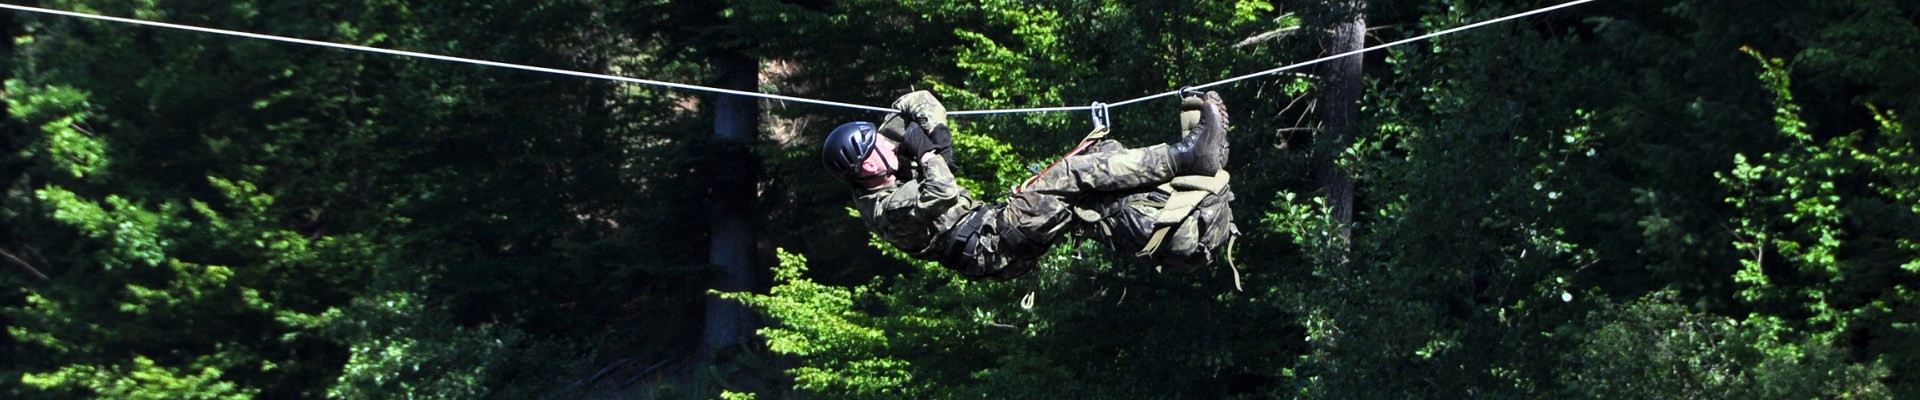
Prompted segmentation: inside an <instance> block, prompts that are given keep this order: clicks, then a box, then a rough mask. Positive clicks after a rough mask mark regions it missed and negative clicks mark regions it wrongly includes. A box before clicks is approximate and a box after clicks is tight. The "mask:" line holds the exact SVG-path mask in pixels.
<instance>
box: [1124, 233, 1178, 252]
mask: <svg viewBox="0 0 1920 400" xmlns="http://www.w3.org/2000/svg"><path fill="white" fill-rule="evenodd" d="M1171 231H1173V227H1172V226H1162V227H1160V228H1159V229H1154V230H1153V238H1152V239H1147V244H1146V245H1145V246H1140V252H1139V253H1134V254H1133V256H1134V257H1151V256H1153V252H1154V251H1157V250H1160V245H1161V244H1164V243H1165V242H1166V241H1167V232H1171Z"/></svg>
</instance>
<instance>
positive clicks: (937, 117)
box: [893, 90, 947, 130]
mask: <svg viewBox="0 0 1920 400" xmlns="http://www.w3.org/2000/svg"><path fill="white" fill-rule="evenodd" d="M893 108H894V109H898V110H900V114H901V115H905V116H906V117H907V118H909V119H912V120H913V122H916V123H919V124H920V126H922V127H925V128H926V129H928V130H931V129H933V128H932V127H934V126H940V125H946V124H947V107H946V106H942V105H940V99H936V98H934V97H933V93H932V92H928V91H925V90H920V91H915V92H913V93H907V95H905V96H900V99H899V100H894V101H893Z"/></svg>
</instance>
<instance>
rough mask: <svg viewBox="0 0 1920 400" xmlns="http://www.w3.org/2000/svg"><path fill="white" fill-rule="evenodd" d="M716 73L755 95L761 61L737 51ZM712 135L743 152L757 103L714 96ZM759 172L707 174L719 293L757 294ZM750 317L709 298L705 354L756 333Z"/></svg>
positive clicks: (723, 83)
mask: <svg viewBox="0 0 1920 400" xmlns="http://www.w3.org/2000/svg"><path fill="white" fill-rule="evenodd" d="M713 61H714V73H715V75H716V80H717V81H718V84H719V86H720V87H723V88H727V89H734V90H744V91H754V90H757V87H758V86H759V85H760V62H759V60H757V59H755V58H753V57H750V56H746V55H743V54H739V53H737V52H721V53H720V54H719V55H717V56H715V57H714V59H713ZM715 97H716V98H715V100H714V107H713V110H714V119H713V137H714V138H715V139H717V141H718V142H720V145H721V146H723V147H727V148H745V147H746V146H747V145H748V144H749V143H751V142H752V140H753V138H754V136H755V134H756V133H757V132H758V130H759V129H758V120H757V117H758V115H759V102H758V101H757V99H754V98H750V97H744V96H733V95H724V94H721V95H715ZM724 153H726V154H727V155H732V156H740V157H752V156H753V153H752V152H750V151H726V152H724ZM721 164H734V165H758V161H757V160H720V161H718V162H717V163H714V164H710V165H721ZM757 170H758V168H738V169H731V170H729V169H724V168H719V169H713V170H708V171H705V173H706V174H707V175H708V178H707V179H709V182H710V183H712V184H713V186H712V190H713V191H712V192H711V196H712V202H711V203H710V204H711V206H712V210H711V214H712V216H713V220H712V221H713V232H712V238H711V240H710V242H709V245H710V246H709V251H708V259H709V260H711V262H712V264H713V268H714V274H713V276H712V278H711V279H712V280H711V285H709V286H708V287H709V288H711V289H713V290H716V291H721V292H745V291H749V290H753V287H754V273H753V269H752V268H753V258H754V257H753V251H754V241H753V231H752V224H751V222H750V220H749V218H751V216H753V215H754V212H753V210H752V209H751V208H752V207H753V203H754V201H753V200H754V182H756V181H757V180H758V179H757V178H758V177H756V176H741V175H752V174H753V173H754V171H757ZM752 316H753V315H752V313H751V312H750V311H749V310H748V309H747V308H746V307H745V306H743V305H741V304H740V303H739V302H736V301H733V300H725V299H721V298H719V297H717V296H715V297H709V298H707V323H706V331H705V335H704V336H705V338H706V349H705V350H706V354H707V355H709V356H711V355H712V354H713V353H714V351H716V350H721V349H726V348H730V347H734V346H737V345H739V344H741V343H743V342H744V341H745V340H746V338H747V335H748V334H749V333H751V332H752V326H751V325H752V323H753V318H752Z"/></svg>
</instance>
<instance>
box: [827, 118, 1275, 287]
mask: <svg viewBox="0 0 1920 400" xmlns="http://www.w3.org/2000/svg"><path fill="white" fill-rule="evenodd" d="M894 108H896V109H899V110H901V114H900V115H894V116H889V118H888V119H887V122H886V123H884V124H882V125H880V126H876V125H874V124H871V123H867V122H851V123H847V124H843V125H840V126H839V127H838V128H835V129H834V131H833V133H832V134H830V135H828V137H827V141H826V144H825V146H824V149H823V160H824V162H825V164H826V167H827V170H828V171H829V172H831V173H833V174H834V176H835V177H836V178H839V179H840V180H842V181H844V182H846V183H848V184H849V185H851V186H853V188H854V190H855V192H856V193H855V199H854V203H855V208H856V209H858V210H859V212H860V216H861V221H862V222H865V223H866V225H867V228H868V229H871V230H872V231H873V232H874V233H876V234H878V235H879V236H880V237H881V238H882V239H884V240H886V241H887V242H888V243H890V244H892V245H893V246H894V247H896V248H899V249H900V250H902V251H905V252H906V253H907V254H908V255H911V256H913V257H915V258H919V259H923V260H936V261H938V262H940V264H941V265H942V266H944V267H946V268H948V269H952V270H955V271H958V272H959V273H960V274H961V275H964V276H966V277H968V278H971V279H995V280H1006V279H1012V278H1015V277H1019V276H1022V275H1025V274H1027V273H1028V272H1031V271H1032V270H1033V268H1034V265H1035V263H1036V261H1037V260H1038V259H1039V257H1040V256H1042V255H1044V254H1045V253H1046V251H1047V249H1048V248H1049V247H1051V246H1052V244H1053V242H1054V241H1055V240H1057V239H1059V238H1060V237H1061V235H1063V234H1065V233H1067V232H1068V231H1069V230H1072V231H1077V232H1080V233H1082V234H1083V235H1086V236H1088V237H1093V238H1096V239H1101V240H1103V241H1105V242H1106V243H1108V244H1109V245H1110V246H1112V247H1114V248H1116V249H1121V250H1126V251H1131V252H1133V253H1134V254H1136V255H1138V256H1141V257H1146V258H1150V259H1153V260H1155V261H1157V262H1160V263H1162V264H1166V265H1170V266H1175V267H1181V268H1184V269H1192V268H1197V267H1199V266H1202V265H1205V264H1207V263H1208V262H1211V261H1212V251H1213V250H1214V249H1216V248H1218V247H1219V246H1220V245H1221V244H1222V242H1224V241H1226V240H1228V239H1230V237H1231V236H1232V235H1234V234H1237V232H1235V231H1234V227H1233V222H1232V219H1233V217H1232V210H1231V209H1230V208H1228V203H1229V201H1230V200H1232V192H1231V191H1229V190H1228V188H1227V185H1226V181H1227V174H1226V171H1224V170H1223V169H1222V168H1223V167H1224V166H1225V164H1226V160H1227V140H1226V131H1227V116H1226V108H1225V106H1224V105H1223V104H1222V103H1221V101H1220V96H1219V94H1218V93H1213V92H1208V93H1206V95H1205V97H1204V99H1203V98H1202V97H1201V96H1199V95H1191V96H1188V97H1187V98H1186V99H1184V100H1183V102H1182V109H1183V115H1182V119H1183V122H1182V125H1183V128H1184V129H1182V131H1183V133H1184V134H1185V135H1184V136H1183V137H1181V138H1180V139H1178V140H1175V141H1172V142H1169V143H1166V144H1159V145H1154V146H1150V147H1145V148H1138V149H1129V148H1126V147H1124V146H1121V145H1119V144H1118V143H1117V142H1114V141H1111V140H1104V139H1102V140H1101V141H1100V142H1099V143H1097V144H1095V145H1093V146H1091V147H1090V148H1091V149H1092V150H1094V151H1093V152H1090V153H1087V154H1081V155H1074V156H1070V157H1067V158H1064V159H1062V160H1061V162H1060V163H1058V164H1057V165H1056V166H1055V167H1054V168H1049V169H1047V170H1046V171H1043V172H1041V174H1040V175H1039V176H1037V177H1035V179H1033V180H1030V181H1029V183H1028V184H1027V185H1026V186H1024V187H1023V190H1019V191H1016V192H1015V193H1013V194H1011V195H1009V197H1008V198H1007V199H1006V200H1005V202H1004V203H985V202H981V201H979V200H976V199H975V198H974V197H973V196H972V195H971V194H970V193H968V192H967V190H966V189H964V188H961V187H960V186H959V184H958V183H957V182H955V180H954V176H953V170H952V166H953V162H954V160H953V151H952V147H953V144H952V134H951V132H950V131H949V128H948V127H947V124H946V110H945V108H944V107H943V106H941V105H940V103H939V101H938V100H936V99H934V98H933V95H932V94H930V93H927V92H925V91H919V92H913V93H909V94H907V95H906V96H902V97H901V98H900V99H899V100H898V101H896V102H895V103H894ZM909 164H911V165H909Z"/></svg>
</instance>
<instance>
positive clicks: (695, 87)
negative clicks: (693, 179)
mask: <svg viewBox="0 0 1920 400" xmlns="http://www.w3.org/2000/svg"><path fill="white" fill-rule="evenodd" d="M1594 1H1598V0H1573V1H1569V2H1566V3H1561V4H1559V5H1555V6H1550V7H1545V8H1540V9H1535V10H1532V11H1527V12H1523V13H1519V14H1513V15H1508V16H1505V17H1500V18H1494V19H1490V20H1486V21H1480V22H1476V23H1472V24H1467V25H1463V26H1459V27H1454V28H1451V29H1447V30H1442V31H1438V32H1433V33H1428V34H1425V35H1420V36H1415V37H1411V38H1406V39H1401V40H1397V41H1393V42H1390V43H1385V44H1380V45H1375V46H1372V47H1367V48H1363V49H1359V50H1354V51H1349V52H1345V53H1340V54H1335V55H1331V56H1326V57H1321V58H1316V59H1313V60H1309V61H1306V62H1301V63H1296V64H1291V65H1287V66H1283V67H1279V68H1274V69H1269V70H1265V71H1260V72H1255V73H1251V74H1246V75H1241V76H1237V77H1233V78H1228V79H1224V80H1219V81H1214V82H1210V83H1206V84H1202V85H1197V86H1193V87H1192V88H1193V89H1206V88H1210V87H1215V86H1220V85H1225V84H1229V83H1234V82H1239V81H1243V80H1247V79H1252V78H1256V77H1261V76H1267V75H1273V74H1278V73H1281V72H1286V71H1290V70H1294V69H1299V68H1303V67H1306V66H1310V65H1314V64H1319V63H1323V62H1327V61H1332V60H1337V59H1341V58H1345V57H1351V56H1355V55H1359V54H1363V53H1367V52H1371V51H1375V50H1379V49H1384V48H1388V47H1393V46H1399V45H1403V44H1407V43H1413V42H1417V41H1421V40H1426V39H1431V38H1435V37H1439V36H1444V35H1450V34H1454V33H1459V32H1462V31H1467V30H1472V29H1477V28H1480V27H1484V26H1487V25H1492V24H1497V23H1501V22H1506V21H1511V20H1515V19H1520V18H1526V17H1529V16H1533V15H1538V14H1542V13H1547V12H1552V11H1555V10H1559V9H1563V8H1567V7H1572V6H1576V5H1580V4H1585V3H1591V2H1594ZM0 8H4V9H9V10H15V11H26V12H34V13H42V14H52V15H59V16H66V17H74V18H85V19H93V20H100V21H108V22H119V23H126V24H134V25H143V26H150V27H156V28H167V29H178V30H185V31H193V32H201V33H211V34H217V35H227V36H236V37H243V38H250V39H261V40H271V41H276V42H285V43H295V44H304V45H309V46H320V47H329V48H335V49H342V50H351V51H362V52H369V53H379V54H387V55H395V56H401V57H413V58H424V59H429V60H439V61H447V62H454V63H462V64H473V65H481V66H488V67H495V68H506V69H515V70H522V71H532V72H542V73H549V74H556V75H567V76H576V77H583V78H593V79H603V80H610V81H617V82H626V83H636V84H642V85H653V86H664V87H669V88H675V89H684V90H694V91H703V92H712V93H723V94H731V95H739V96H749V97H758V98H764V99H772V100H785V101H792V102H798V103H807V104H818V105H824V106H833V107H845V108H852V109H859V110H867V111H879V112H899V110H895V109H892V108H886V107H874V106H868V105H860V104H853V103H842V102H837V101H827V100H816V99H808V98H802V97H793V96H784V95H777V94H771V93H760V92H748V91H741V90H733V89H722V88H716V87H708V86H700V85H690V84H685V83H674V82H667V81H657V80H652V79H640V78H629V77H624V76H614V75H606V74H596V73H591V72H581V71H572V70H565V69H558V68H546V67H535V66H530V65H521V64H510V63H503V62H496V61H486V60H476V59H471V58H464V57H454V56H444V55H438V54H429V53H420V52H413V51H404V50H392V49H383V48H378V47H368V46H360V45H351V44H340V43H333V42H323V41H318V40H308V39H298V38H290V37H285V36H274V35H266V34H259V33H249V32H240V31H231V30H225V29H214V28H203V27H198V26H192V25H180V24H170V23H165V22H155V21H147V20H140V19H132V18H120V17H110V16H105V15H98V14H86V13H78V12H72V11H62V10H53V9H46V8H38V7H28V6H22V5H14V4H6V3H0ZM1178 93H1180V91H1178V90H1175V91H1171V92H1165V93H1158V94H1152V95H1147V96H1143V97H1139V98H1134V99H1130V100H1126V101H1121V102H1116V103H1112V104H1103V105H1101V107H1102V108H1112V107H1120V106H1125V105H1130V104H1134V103H1139V102H1143V101H1147V100H1152V99H1157V98H1161V97H1167V96H1173V95H1175V94H1178ZM1094 107H1095V106H1072V107H1039V108H1012V109H997V110H965V111H949V112H947V115H950V116H960V115H986V114H1015V113H1042V112H1064V111H1092V110H1093V109H1094Z"/></svg>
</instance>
